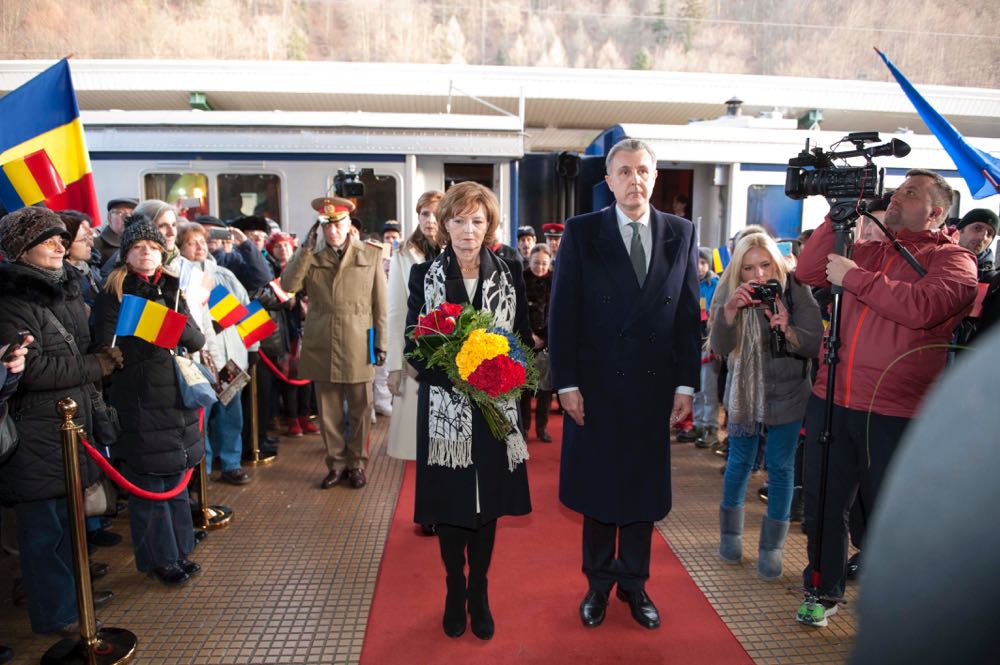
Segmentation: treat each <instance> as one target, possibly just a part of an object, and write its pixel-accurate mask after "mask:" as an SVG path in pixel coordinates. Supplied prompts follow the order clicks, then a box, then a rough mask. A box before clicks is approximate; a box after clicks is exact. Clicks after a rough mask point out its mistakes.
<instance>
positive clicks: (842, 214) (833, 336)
mask: <svg viewBox="0 0 1000 665" xmlns="http://www.w3.org/2000/svg"><path fill="white" fill-rule="evenodd" d="M862 215H864V216H865V217H867V218H868V219H870V220H871V221H873V222H875V224H876V225H878V227H879V228H880V229H881V230H882V232H883V233H884V234H885V237H886V238H887V239H888V240H889V241H891V242H892V244H893V247H895V249H896V251H897V252H899V253H900V255H902V257H903V258H904V259H905V260H906V262H907V263H909V264H910V266H912V267H913V269H914V270H916V272H917V274H918V275H920V276H921V277H923V276H924V275H926V274H927V271H926V270H924V269H923V267H922V266H921V265H920V263H918V262H917V260H916V259H915V258H914V257H913V255H912V254H910V252H909V251H908V250H907V249H906V248H905V247H903V245H902V244H900V242H899V241H898V240H897V239H896V236H895V234H894V233H892V232H890V231H889V230H888V229H886V228H885V226H883V224H882V222H881V221H879V220H878V219H877V218H876V217H874V216H873V215H871V214H870V213H869V212H868V211H867V210H866V205H865V201H864V200H860V201H859V200H858V199H855V198H851V199H830V220H831V222H832V225H833V233H834V248H833V253H834V254H837V255H838V256H847V250H848V248H849V247H850V245H851V242H852V238H851V231H852V229H853V228H854V225H855V222H856V221H857V219H858V218H859V217H861V216H862ZM830 290H831V292H832V294H833V306H832V308H831V310H830V329H829V334H828V335H827V338H826V354H825V355H824V357H823V362H824V363H825V364H826V365H827V375H826V400H825V403H824V411H823V429H822V431H821V432H820V436H819V444H820V445H821V446H822V447H823V455H822V457H821V462H820V475H819V477H820V481H819V507H818V510H817V512H816V525H815V534H816V537H815V544H814V547H815V548H816V549H815V551H816V564H815V565H814V566H813V569H812V574H811V578H810V580H809V586H810V589H809V590H808V592H809V596H808V598H807V599H806V603H807V604H810V603H811V604H812V606H814V605H815V603H818V602H819V596H818V592H819V588H820V584H821V582H822V579H823V578H822V575H823V573H822V561H823V529H824V526H825V523H826V494H827V475H828V470H829V464H830V446H831V445H833V406H834V395H835V392H834V390H835V387H836V381H837V363H838V362H840V357H839V355H838V349H839V348H840V344H841V341H840V318H841V304H842V300H843V295H844V287H843V286H838V285H835V284H831V286H830ZM812 606H811V607H810V609H812Z"/></svg>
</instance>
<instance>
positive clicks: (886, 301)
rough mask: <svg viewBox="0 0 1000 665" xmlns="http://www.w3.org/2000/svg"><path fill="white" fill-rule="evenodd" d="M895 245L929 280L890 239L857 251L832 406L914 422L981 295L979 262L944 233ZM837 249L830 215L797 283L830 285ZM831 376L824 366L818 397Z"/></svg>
mask: <svg viewBox="0 0 1000 665" xmlns="http://www.w3.org/2000/svg"><path fill="white" fill-rule="evenodd" d="M896 239H897V240H899V242H900V243H901V244H902V245H903V246H904V247H906V249H908V250H909V252H910V253H911V254H913V256H914V257H915V258H916V260H917V261H918V262H919V263H920V265H921V266H922V267H923V268H924V270H926V271H927V274H926V275H925V276H924V277H920V276H919V275H918V274H917V272H916V271H915V270H914V269H913V268H912V267H911V266H910V265H909V264H908V263H907V262H906V260H905V259H904V258H903V257H902V256H901V255H900V254H899V253H898V252H897V251H896V250H895V249H894V248H893V246H892V244H891V243H890V242H888V241H883V242H859V243H856V244H855V245H854V253H853V255H852V257H851V258H852V260H853V261H854V262H855V263H856V264H857V265H858V267H857V268H853V269H851V270H850V271H848V273H847V274H846V275H845V276H844V284H843V286H844V296H843V298H842V305H841V324H840V341H841V346H840V349H839V351H838V356H839V358H840V362H839V363H838V364H837V376H836V382H835V385H836V390H835V395H834V402H835V403H836V404H838V405H840V406H843V407H846V408H849V409H855V410H858V411H868V410H869V409H871V410H872V411H873V412H875V413H879V414H882V415H886V416H894V417H900V418H911V417H913V415H914V413H915V412H916V410H917V408H918V407H919V406H920V402H921V400H922V399H923V397H924V394H925V393H926V392H927V390H928V389H929V388H930V386H931V384H933V382H934V380H935V379H936V378H937V376H938V374H939V373H940V372H941V370H942V369H943V368H944V364H945V348H944V345H947V344H948V343H949V341H950V340H951V335H952V332H953V331H954V330H955V326H956V325H957V324H958V322H959V321H960V320H961V319H962V317H964V316H965V315H966V314H968V312H969V310H970V308H971V306H972V302H973V300H974V299H975V297H976V282H977V278H976V259H975V256H973V254H972V252H969V251H968V250H966V249H963V248H961V247H959V246H958V245H957V244H955V242H954V241H953V240H952V239H951V238H950V237H949V236H947V235H945V234H944V233H942V232H941V231H938V230H933V231H920V232H913V231H909V230H906V229H903V230H901V231H899V233H897V234H896ZM833 248H834V233H833V229H832V226H831V222H830V219H829V217H827V219H826V221H824V222H823V224H821V225H820V226H819V228H817V229H816V231H815V232H814V233H813V235H812V237H811V238H810V239H809V242H807V243H806V244H805V246H804V247H803V249H802V253H801V254H800V255H799V263H798V268H797V269H796V272H795V274H796V276H797V277H798V279H799V281H801V282H803V283H805V284H810V285H812V286H828V285H829V283H828V282H827V280H826V265H827V258H826V257H827V255H828V254H831V253H832V252H833ZM934 345H939V346H934ZM890 365H891V366H890ZM826 375H827V366H826V365H825V364H822V365H820V368H819V374H818V376H817V378H816V383H815V385H814V386H813V393H814V394H815V395H816V396H817V397H820V398H825V397H826ZM876 384H879V386H878V391H877V392H876Z"/></svg>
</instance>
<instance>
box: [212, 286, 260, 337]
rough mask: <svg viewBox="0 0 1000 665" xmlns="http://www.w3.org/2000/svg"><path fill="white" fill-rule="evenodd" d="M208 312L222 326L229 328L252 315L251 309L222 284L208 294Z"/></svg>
mask: <svg viewBox="0 0 1000 665" xmlns="http://www.w3.org/2000/svg"><path fill="white" fill-rule="evenodd" d="M208 312H209V314H211V315H212V318H213V319H215V321H216V322H217V323H218V324H219V325H220V326H221V327H222V328H228V327H229V326H231V325H234V324H237V323H239V322H240V321H242V320H243V319H245V318H246V317H248V316H250V310H248V309H247V308H246V307H245V306H244V305H243V303H241V302H240V301H239V300H237V298H236V296H234V295H233V294H232V293H230V292H229V289H227V288H226V287H224V286H222V285H221V284H220V285H218V286H216V287H215V288H214V289H212V292H211V293H209V294H208Z"/></svg>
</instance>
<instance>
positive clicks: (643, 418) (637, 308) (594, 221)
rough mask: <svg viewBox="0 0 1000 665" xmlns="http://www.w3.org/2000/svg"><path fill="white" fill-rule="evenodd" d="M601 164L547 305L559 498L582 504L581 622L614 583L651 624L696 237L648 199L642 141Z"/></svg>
mask: <svg viewBox="0 0 1000 665" xmlns="http://www.w3.org/2000/svg"><path fill="white" fill-rule="evenodd" d="M606 168H607V175H606V176H605V180H606V182H607V183H608V186H609V187H610V189H611V191H612V193H613V194H614V196H615V201H616V203H615V205H613V206H610V207H608V208H605V209H604V210H600V211H597V212H593V213H589V214H586V215H580V216H578V217H574V218H572V219H570V220H569V221H568V222H567V224H566V229H565V233H564V235H563V238H562V244H561V246H560V248H559V262H558V267H557V268H556V273H555V283H554V285H553V291H552V302H551V305H550V308H549V349H550V358H551V367H552V380H553V387H554V388H555V389H556V390H558V391H559V398H560V401H561V403H562V405H563V408H564V410H565V417H564V428H563V443H562V460H561V468H560V478H559V499H560V501H562V503H563V504H565V505H566V506H567V507H568V508H570V509H572V510H575V511H577V512H579V513H582V514H583V515H584V521H583V572H584V574H585V575H586V576H587V580H588V583H589V590H588V592H587V594H586V596H585V597H584V599H583V602H582V603H581V605H580V618H581V620H582V621H583V624H584V625H585V626H589V627H593V626H597V625H599V624H600V623H601V622H602V621H603V620H604V615H605V610H606V608H607V604H608V595H609V594H610V592H611V589H612V587H613V586H614V585H615V584H616V583H617V584H618V597H619V598H621V599H622V600H625V601H627V602H628V603H629V607H630V610H631V612H632V616H633V618H635V620H636V621H637V622H638V623H639V624H640V625H642V626H644V627H646V628H656V627H657V626H659V624H660V618H659V613H658V611H657V609H656V606H655V605H654V604H653V602H652V600H650V598H649V596H648V595H647V594H646V592H645V582H646V580H647V579H648V578H649V551H650V544H651V538H652V531H653V522H655V521H656V520H660V519H663V517H665V516H666V514H667V513H668V512H669V511H670V427H671V425H673V424H676V423H678V422H680V421H681V420H683V419H684V418H685V417H686V416H687V415H688V414H690V412H691V401H692V396H693V394H694V390H695V389H696V388H697V387H698V382H699V370H700V358H701V355H700V352H699V347H700V341H701V337H700V332H699V313H700V307H699V292H698V243H697V238H696V234H695V229H694V225H693V224H692V223H691V222H690V221H688V220H686V219H683V218H681V217H677V216H675V215H669V214H665V213H662V212H660V211H658V210H655V209H654V208H652V207H651V206H650V205H649V197H650V194H651V193H652V190H653V185H654V183H655V181H656V157H655V155H654V154H653V152H652V150H650V148H649V147H648V146H647V145H646V144H644V143H643V142H642V141H638V140H634V139H624V140H622V141H620V142H619V143H618V144H616V145H615V146H614V147H613V148H612V149H611V150H610V151H609V152H608V156H607V160H606ZM668 411H669V417H668V415H667V412H668Z"/></svg>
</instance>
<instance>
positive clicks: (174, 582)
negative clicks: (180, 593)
mask: <svg viewBox="0 0 1000 665" xmlns="http://www.w3.org/2000/svg"><path fill="white" fill-rule="evenodd" d="M149 574H150V576H151V577H155V578H156V579H158V580H160V581H161V582H163V583H164V584H166V585H167V586H179V585H181V584H184V583H185V582H187V581H188V580H189V579H191V576H190V575H188V574H187V573H185V572H184V571H183V570H181V569H180V566H178V565H177V564H176V563H172V564H169V565H167V566H160V567H159V568H154V569H153V570H151V571H149Z"/></svg>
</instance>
